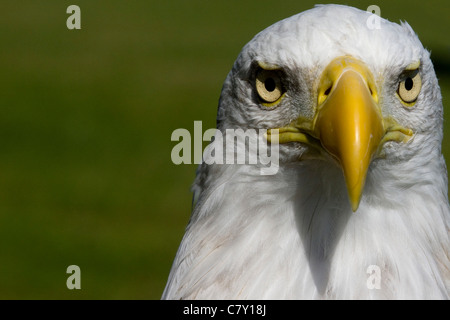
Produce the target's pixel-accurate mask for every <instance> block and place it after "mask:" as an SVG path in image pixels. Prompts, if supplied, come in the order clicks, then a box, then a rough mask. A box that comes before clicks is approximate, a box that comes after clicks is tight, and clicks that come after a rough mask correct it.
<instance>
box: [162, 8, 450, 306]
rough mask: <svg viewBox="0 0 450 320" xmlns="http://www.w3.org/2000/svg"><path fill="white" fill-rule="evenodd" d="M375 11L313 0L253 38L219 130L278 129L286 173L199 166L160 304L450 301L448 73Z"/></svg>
mask: <svg viewBox="0 0 450 320" xmlns="http://www.w3.org/2000/svg"><path fill="white" fill-rule="evenodd" d="M370 17H371V16H370V13H367V12H365V11H361V10H358V9H355V8H351V7H347V6H341V5H325V6H316V7H315V8H313V9H311V10H308V11H305V12H303V13H300V14H297V15H294V16H292V17H290V18H287V19H285V20H282V21H280V22H278V23H275V24H274V25H272V26H270V27H268V28H267V29H265V30H263V31H262V32H260V33H259V34H257V35H256V36H255V37H254V38H253V39H252V40H251V41H250V42H249V43H248V44H247V45H245V46H244V48H243V49H242V51H241V53H240V54H239V56H238V58H237V60H236V62H235V63H234V66H233V68H232V70H231V71H230V73H229V74H228V76H227V78H226V80H225V83H224V86H223V89H222V93H221V97H220V100H219V108H218V113H217V129H218V130H219V131H221V132H222V133H223V134H224V135H226V130H227V129H236V128H240V129H243V130H246V129H264V130H266V135H265V139H266V140H267V141H268V142H267V141H266V142H267V143H269V142H271V143H277V142H278V145H279V168H278V171H277V172H276V174H272V175H263V174H261V171H260V167H261V166H263V165H262V164H258V165H254V164H235V165H227V164H214V163H213V164H207V163H205V162H204V163H202V164H201V165H200V166H199V168H198V173H197V177H196V180H195V182H194V186H193V190H194V193H195V198H196V199H197V200H196V204H195V206H194V207H193V211H192V215H191V218H190V221H189V224H188V226H187V228H186V233H185V235H184V238H183V240H182V242H181V245H180V247H179V249H178V252H177V255H176V257H175V260H174V262H173V266H172V269H171V272H170V275H169V279H168V282H167V286H166V288H165V290H164V293H163V297H162V298H163V299H448V297H449V290H450V260H449V253H450V250H449V243H450V242H449V226H450V209H449V202H448V195H447V170H446V166H445V161H444V158H443V155H442V152H441V143H442V137H443V130H442V128H443V107H442V99H441V94H440V89H439V85H438V81H437V78H436V75H435V72H434V69H433V65H432V62H431V60H430V54H429V52H428V51H427V50H426V49H424V47H423V46H422V44H421V42H420V41H419V39H418V37H417V36H416V34H415V33H414V31H413V30H412V28H411V27H410V26H409V25H408V24H407V23H401V24H400V25H399V24H396V23H392V22H389V21H387V20H385V19H381V20H380V24H379V27H378V28H370V27H369V25H368V23H367V21H368V19H369V18H370ZM233 150H234V149H233ZM236 152H237V151H236Z"/></svg>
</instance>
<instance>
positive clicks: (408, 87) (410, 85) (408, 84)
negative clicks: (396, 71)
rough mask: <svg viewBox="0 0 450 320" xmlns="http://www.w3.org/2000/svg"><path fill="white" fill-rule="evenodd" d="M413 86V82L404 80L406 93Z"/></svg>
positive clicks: (409, 79)
mask: <svg viewBox="0 0 450 320" xmlns="http://www.w3.org/2000/svg"><path fill="white" fill-rule="evenodd" d="M413 85H414V82H413V80H412V79H411V78H407V79H406V80H405V89H406V90H408V91H409V90H411V89H412V87H413Z"/></svg>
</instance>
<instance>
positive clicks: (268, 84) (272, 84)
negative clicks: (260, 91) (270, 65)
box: [264, 78, 276, 92]
mask: <svg viewBox="0 0 450 320" xmlns="http://www.w3.org/2000/svg"><path fill="white" fill-rule="evenodd" d="M264 87H265V88H266V90H267V91H269V92H272V91H273V90H275V88H276V83H275V80H274V79H273V78H267V79H266V81H264Z"/></svg>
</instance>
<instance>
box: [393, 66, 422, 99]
mask: <svg viewBox="0 0 450 320" xmlns="http://www.w3.org/2000/svg"><path fill="white" fill-rule="evenodd" d="M421 88H422V78H421V77H420V73H419V70H418V69H417V70H413V71H410V72H408V73H407V74H406V77H405V78H403V79H402V80H401V81H400V83H399V85H398V89H397V94H398V96H399V97H400V99H402V101H403V102H405V103H407V104H408V105H411V104H414V102H415V101H416V100H417V97H418V96H419V93H420V89H421Z"/></svg>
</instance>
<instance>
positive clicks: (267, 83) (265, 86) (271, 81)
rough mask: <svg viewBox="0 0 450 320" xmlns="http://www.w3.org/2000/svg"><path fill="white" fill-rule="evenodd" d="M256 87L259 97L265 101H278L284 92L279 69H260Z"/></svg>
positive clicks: (257, 74)
mask: <svg viewBox="0 0 450 320" xmlns="http://www.w3.org/2000/svg"><path fill="white" fill-rule="evenodd" d="M255 87H256V91H257V93H258V96H259V98H260V99H261V100H262V102H265V103H274V102H277V101H278V100H279V99H280V98H281V96H282V95H283V93H284V92H283V86H282V83H281V76H280V72H279V71H278V70H264V69H260V70H258V72H257V73H256V80H255Z"/></svg>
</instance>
